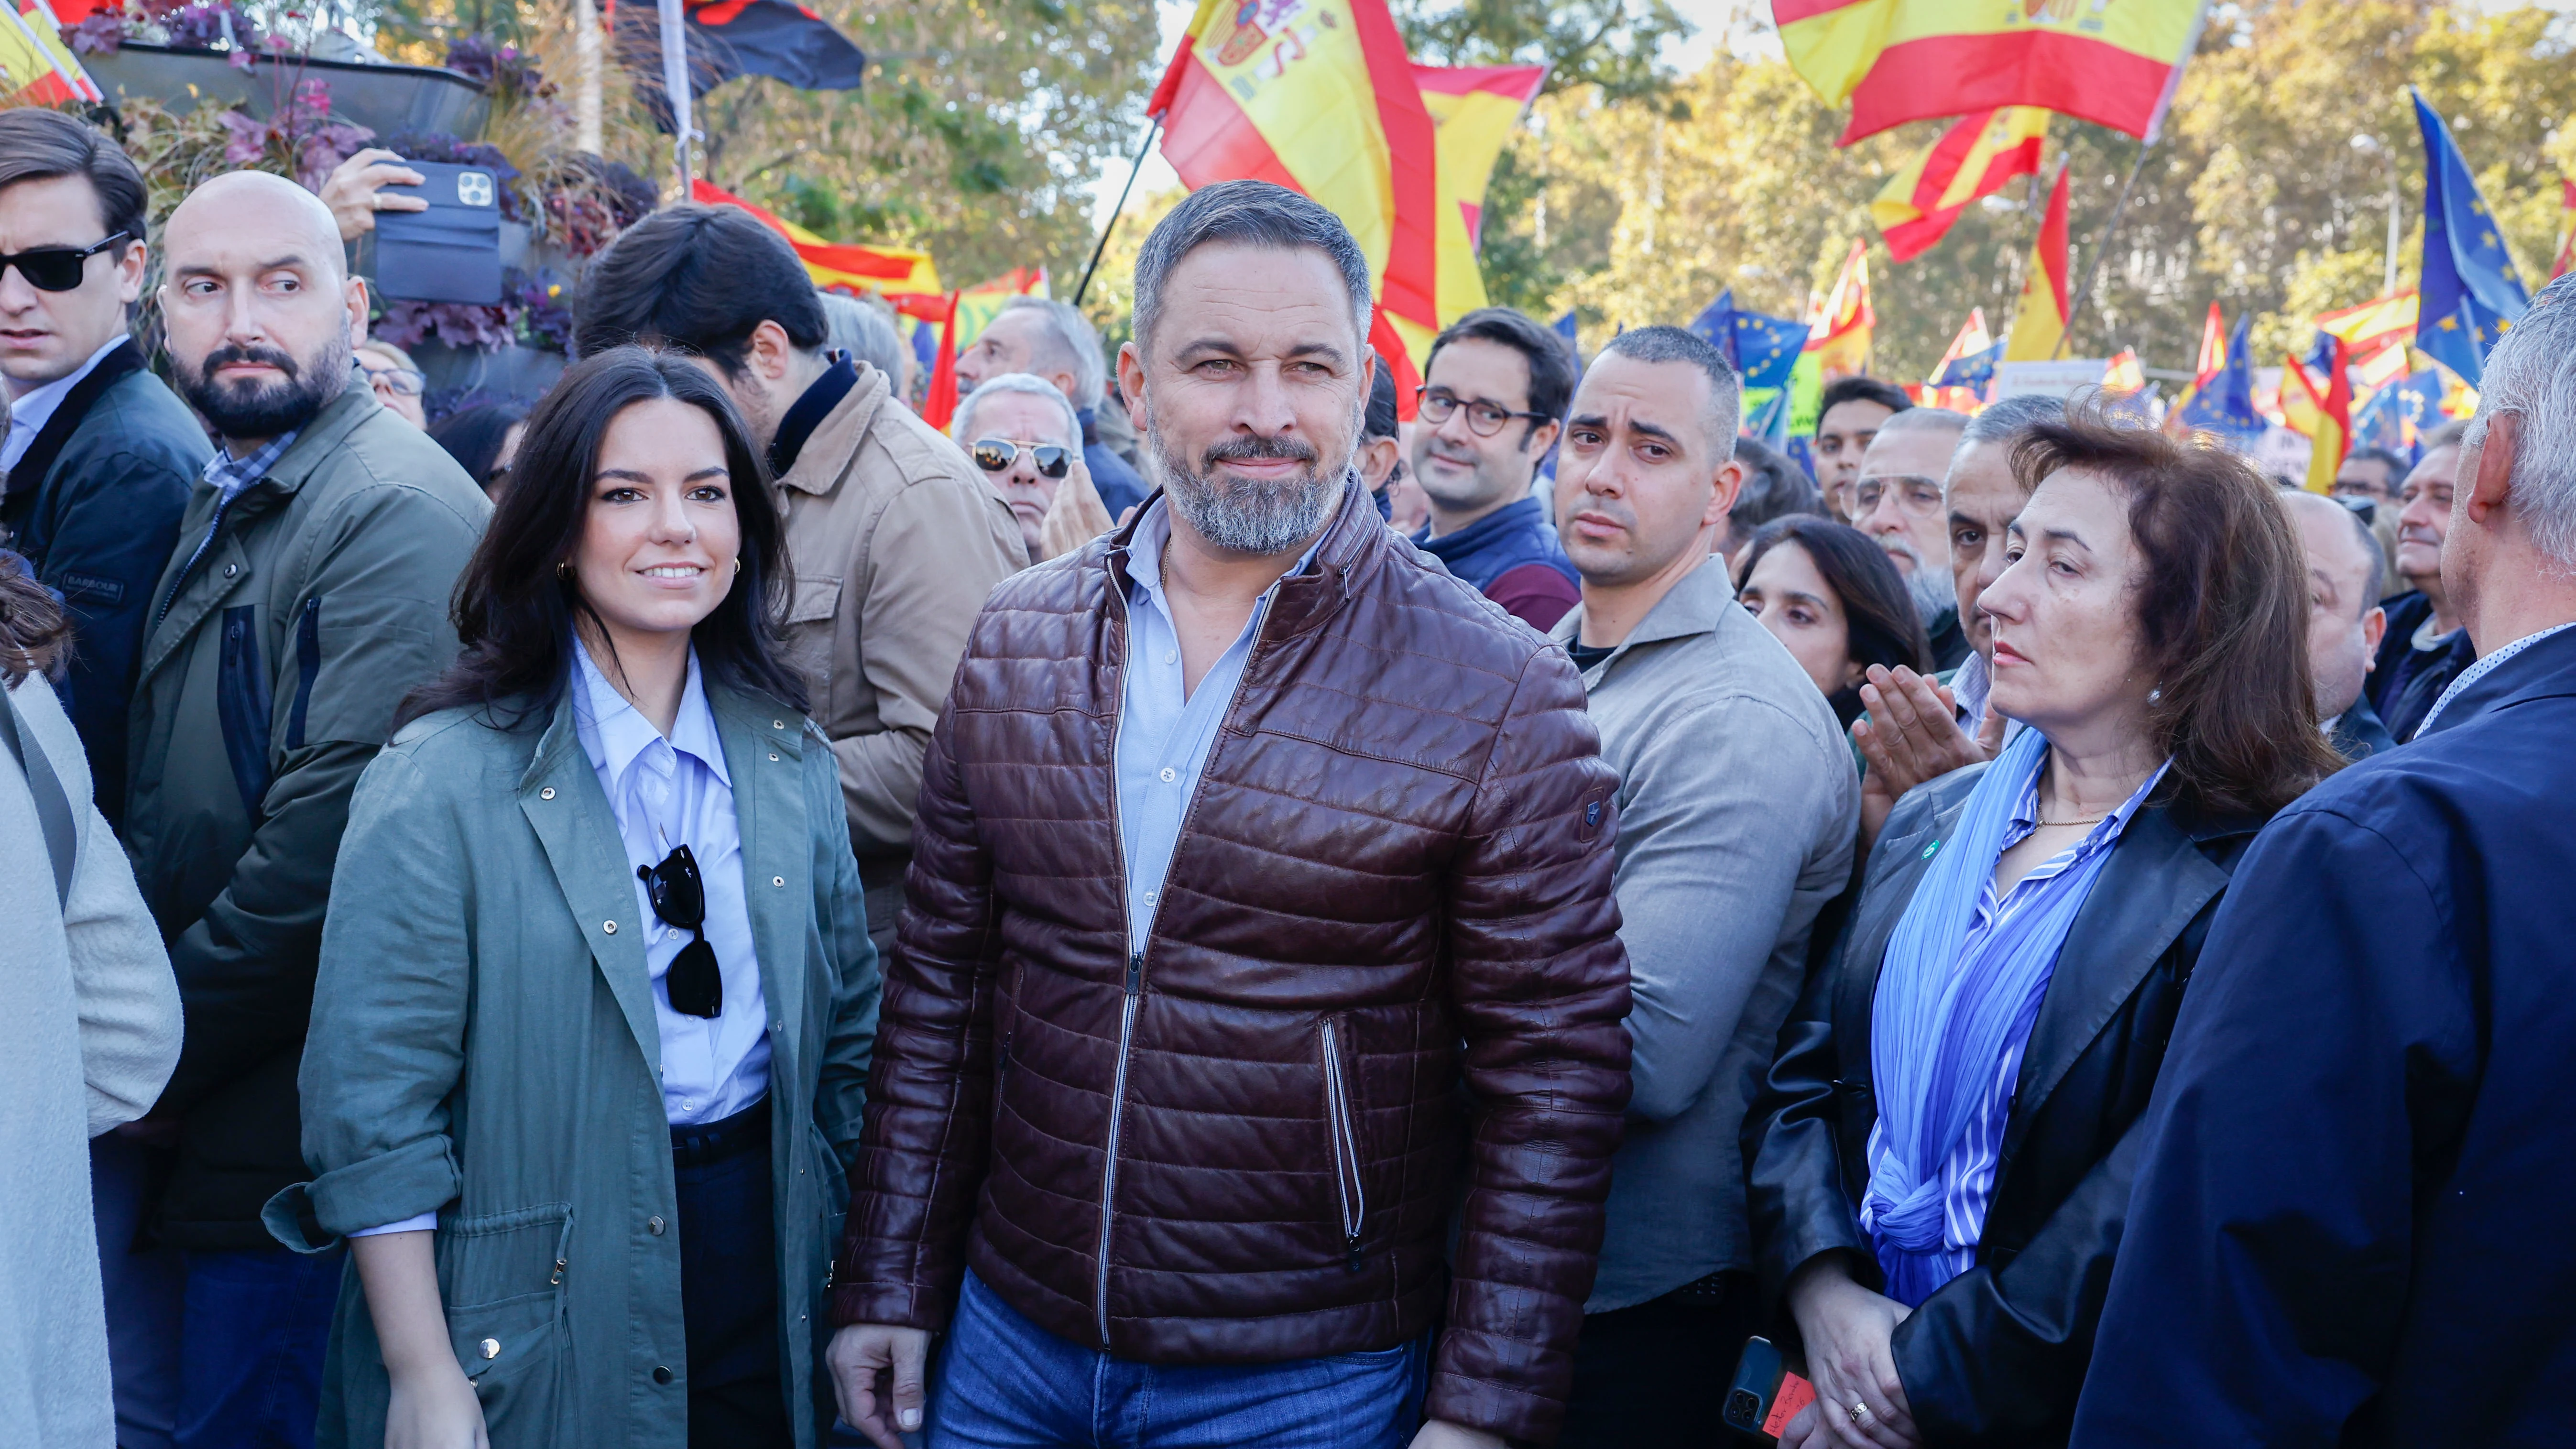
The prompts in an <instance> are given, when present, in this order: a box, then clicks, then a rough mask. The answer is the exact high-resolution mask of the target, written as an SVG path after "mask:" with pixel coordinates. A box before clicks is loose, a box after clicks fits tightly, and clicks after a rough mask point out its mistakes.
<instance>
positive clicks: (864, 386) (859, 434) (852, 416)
mask: <svg viewBox="0 0 2576 1449" xmlns="http://www.w3.org/2000/svg"><path fill="white" fill-rule="evenodd" d="M817 385H818V386H819V385H820V384H817ZM893 391H894V390H893V388H892V387H891V386H890V385H889V384H888V383H887V382H886V375H885V374H884V373H882V372H879V371H877V370H876V369H875V368H873V367H870V368H862V369H860V371H859V374H858V380H857V381H856V382H855V383H853V384H851V386H850V388H849V390H848V391H847V392H844V393H843V394H841V400H840V401H839V402H836V403H834V404H833V405H832V409H831V411H829V412H827V413H825V414H823V419H822V421H820V422H818V423H816V424H814V429H813V431H812V432H811V433H810V434H808V435H807V436H806V438H805V441H804V443H803V445H802V446H800V447H799V448H797V450H796V459H795V461H794V462H793V463H791V464H790V465H789V466H788V468H787V470H786V471H785V472H783V473H780V474H779V475H778V486H779V487H780V488H782V489H785V488H792V489H794V490H796V491H797V492H799V493H807V494H812V495H813V496H815V497H818V498H827V497H830V496H831V495H832V494H833V493H834V492H835V491H837V490H838V489H839V488H840V486H841V480H842V479H844V478H847V477H848V476H849V474H850V460H851V459H852V458H854V457H856V456H858V451H859V445H860V444H862V443H865V442H866V441H867V440H868V432H869V430H870V429H872V428H874V427H875V426H876V422H877V410H878V409H879V408H881V407H883V406H885V403H886V399H887V398H889V397H891V396H892V395H893ZM807 392H808V395H811V392H812V389H811V388H809V389H807ZM798 401H799V402H802V401H803V399H802V398H800V399H798ZM782 430H783V425H782Z"/></svg>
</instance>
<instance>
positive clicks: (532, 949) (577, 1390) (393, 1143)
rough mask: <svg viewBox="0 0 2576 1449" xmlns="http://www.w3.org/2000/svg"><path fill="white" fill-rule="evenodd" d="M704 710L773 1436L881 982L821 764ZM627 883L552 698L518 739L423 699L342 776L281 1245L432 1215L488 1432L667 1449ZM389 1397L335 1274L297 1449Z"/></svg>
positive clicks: (655, 1166) (609, 828) (603, 814)
mask: <svg viewBox="0 0 2576 1449" xmlns="http://www.w3.org/2000/svg"><path fill="white" fill-rule="evenodd" d="M707 694H708V700H709V703H710V704H711V705H712V706H713V708H714V711H715V716H716V726H717V732H718V734H719V735H720V736H721V737H722V739H723V741H724V752H725V764H726V767H727V769H728V771H729V772H730V773H731V775H732V777H733V788H734V804H735V808H736V810H737V811H738V813H739V816H740V823H741V832H742V860H743V870H744V872H745V877H746V878H745V882H744V884H745V892H744V893H745V896H746V898H747V900H748V902H749V904H750V909H751V926H752V936H753V939H754V940H755V941H756V942H757V943H758V946H759V952H760V978H761V987H762V991H763V993H764V994H765V996H766V998H767V1002H768V1006H769V1014H770V1017H771V1020H772V1026H771V1039H770V1048H771V1056H770V1066H769V1070H770V1094H769V1102H770V1110H771V1112H772V1114H773V1132H772V1156H771V1168H770V1171H771V1178H772V1181H773V1182H774V1183H775V1184H776V1188H777V1193H776V1202H777V1223H778V1273H779V1295H778V1296H779V1333H780V1343H781V1348H782V1361H783V1364H784V1377H785V1379H786V1385H787V1390H788V1402H789V1404H790V1405H791V1406H792V1405H801V1404H810V1405H812V1406H813V1411H812V1412H811V1413H797V1414H794V1415H793V1417H794V1418H795V1419H796V1422H797V1438H796V1442H797V1445H798V1449H812V1446H813V1445H814V1444H815V1443H816V1442H817V1441H818V1440H819V1439H820V1437H821V1434H820V1429H821V1427H822V1426H827V1425H828V1424H829V1423H830V1419H829V1417H828V1414H829V1410H828V1408H827V1407H826V1406H827V1405H828V1404H829V1403H830V1399H831V1387H830V1382H829V1375H828V1373H826V1372H824V1371H823V1370H822V1367H821V1359H822V1353H821V1346H822V1344H823V1343H824V1341H825V1337H826V1334H827V1333H828V1329H827V1326H826V1323H825V1313H824V1307H823V1303H824V1290H825V1287H826V1284H827V1281H828V1278H829V1275H830V1264H831V1257H832V1251H833V1249H834V1247H835V1246H836V1245H837V1243H838V1241H839V1239H840V1233H841V1215H842V1209H843V1205H844V1202H845V1199H846V1196H847V1176H846V1168H847V1164H848V1163H849V1162H850V1160H851V1159H852V1158H853V1157H854V1156H855V1155H856V1154H857V1152H858V1143H859V1117H860V1106H861V1101H862V1098H863V1094H864V1092H865V1088H866V1080H867V1069H868V1053H869V1050H870V1048H871V1047H872V1046H873V1045H874V1044H875V1039H876V1016H877V991H878V975H877V960H876V952H875V948H874V947H872V946H871V945H870V944H869V942H868V932H867V921H866V918H865V915H864V912H863V909H862V907H861V905H860V892H859V877H858V867H857V865H856V863H855V862H854V861H853V860H852V859H851V856H850V833H849V828H848V826H847V824H846V823H844V821H843V819H842V814H841V788H840V780H839V777H838V775H837V773H836V770H835V767H834V764H833V759H832V752H831V749H830V747H829V746H828V745H827V744H826V743H825V741H824V740H823V738H822V736H821V735H820V734H819V733H818V732H816V731H815V729H814V727H813V726H812V725H810V724H809V723H807V722H806V721H805V720H804V718H803V717H802V716H800V715H798V714H796V713H795V712H794V711H792V710H789V709H787V708H785V707H784V706H781V705H778V704H775V703H773V702H772V701H770V700H768V699H767V698H765V697H759V696H751V695H744V694H740V693H733V692H729V691H724V690H720V689H718V688H717V687H715V686H714V685H713V683H712V682H710V684H709V686H708V690H707ZM642 925H643V922H642V920H641V918H640V912H639V907H638V902H637V899H636V890H635V873H634V871H633V870H632V869H631V868H630V867H629V866H628V864H627V861H626V851H625V847H624V846H623V844H621V843H620V840H619V836H618V832H617V825H616V818H615V816H614V815H613V814H612V813H611V811H610V808H609V804H608V797H607V795H606V794H605V793H604V792H603V791H602V790H601V789H600V786H599V780H598V777H597V775H595V774H594V773H593V772H592V770H591V765H590V759H589V757H588V756H587V755H586V754H585V753H584V752H583V750H582V747H581V742H580V739H579V737H578V736H577V734H576V733H575V731H574V726H573V713H572V705H571V702H570V699H569V696H567V698H566V700H565V702H564V703H563V704H561V705H560V706H559V707H558V708H557V709H556V710H555V712H554V716H553V719H552V722H551V723H550V724H548V725H547V726H546V728H545V729H544V730H543V732H542V734H541V733H540V732H539V731H538V729H537V727H536V724H535V722H533V721H532V722H530V724H529V725H528V726H527V727H525V728H523V729H521V730H518V731H516V732H504V731H501V730H497V729H494V728H491V727H490V726H489V725H488V724H485V723H482V722H480V719H479V716H477V715H474V714H469V713H468V712H466V711H462V710H451V711H447V712H444V713H440V714H435V715H431V716H428V717H427V718H424V719H421V720H418V721H416V722H414V723H413V724H412V725H410V726H409V727H408V728H406V729H404V730H403V731H402V732H401V733H400V734H399V735H397V736H395V738H394V741H393V743H392V744H391V745H390V746H388V747H387V748H386V749H385V751H384V753H383V754H382V755H381V756H379V757H378V758H377V759H376V760H375V762H374V763H372V764H370V765H369V766H368V767H367V771H366V774H365V776H364V777H363V778H362V779H361V780H360V781H359V783H358V787H357V796H356V799H355V801H354V803H353V805H352V806H351V809H350V814H349V830H348V835H347V838H346V840H345V841H344V843H343V844H342V846H341V850H340V863H339V870H338V873H337V876H336V877H335V879H334V880H333V882H332V889H331V906H330V914H329V916H328V918H327V921H326V923H325V925H324V927H323V933H322V960H321V975H320V981H319V984H318V986H317V988H316V990H315V992H314V998H313V1026H312V1033H311V1036H310V1038H309V1039H308V1041H307V1043H306V1046H305V1051H304V1064H303V1072H302V1076H301V1078H300V1082H299V1085H300V1088H301V1093H302V1098H303V1106H304V1155H305V1157H306V1159H307V1160H308V1161H309V1162H310V1163H311V1165H312V1167H313V1170H314V1171H315V1173H316V1174H317V1175H316V1176H315V1178H314V1179H313V1181H311V1182H309V1183H303V1184H298V1185H297V1186H295V1187H291V1188H288V1189H286V1190H285V1191H284V1192H281V1193H279V1194H278V1195H277V1196H276V1197H275V1198H273V1199H271V1200H270V1202H269V1204H268V1208H267V1212H266V1221H267V1223H268V1226H269V1229H270V1231H271V1232H272V1233H274V1234H275V1235H276V1236H277V1237H278V1238H279V1240H280V1241H283V1242H285V1243H286V1244H287V1245H288V1246H290V1247H293V1248H297V1249H300V1250H303V1251H308V1252H312V1251H320V1250H323V1249H325V1248H327V1247H328V1246H329V1245H330V1244H331V1243H333V1242H336V1241H338V1240H339V1238H340V1236H341V1235H342V1234H345V1233H348V1232H350V1231H352V1230H355V1229H360V1228H368V1227H375V1226H378V1225H381V1224H385V1223H394V1222H401V1221H403V1220H405V1219H407V1218H411V1217H414V1216H417V1215H418V1214H421V1213H425V1212H429V1211H431V1210H432V1209H436V1210H437V1211H438V1213H439V1225H438V1238H437V1258H438V1287H439V1294H440V1299H441V1301H442V1302H443V1303H444V1304H445V1306H446V1309H447V1321H448V1328H449V1332H450V1334H451V1336H452V1338H453V1340H454V1343H455V1345H456V1356H457V1361H458V1362H459V1363H460V1364H462V1365H463V1366H464V1369H465V1372H466V1374H467V1376H468V1377H469V1378H471V1379H473V1381H474V1383H475V1387H476V1391H477V1393H478V1394H479V1395H480V1396H481V1398H482V1401H483V1413H484V1418H485V1421H486V1423H487V1424H488V1425H489V1427H490V1430H491V1437H492V1443H493V1445H494V1446H495V1449H507V1446H515V1445H567V1446H574V1445H579V1446H599V1449H611V1446H615V1449H627V1446H634V1449H655V1446H667V1449H682V1446H683V1445H684V1444H685V1442H686V1440H687V1436H688V1388H689V1382H688V1373H687V1367H688V1350H687V1344H686V1338H685V1333H684V1330H683V1326H682V1319H681V1311H680V1235H679V1233H678V1231H677V1229H676V1227H675V1225H674V1219H675V1218H676V1217H677V1209H676V1207H675V1205H674V1190H673V1187H672V1173H671V1140H670V1134H669V1127H668V1124H667V1122H666V1119H665V1118H664V1115H663V1108H662V1093H661V1089H660V1086H659V1075H658V1074H659V1064H660V1060H661V1036H660V1032H659V1030H658V1029H657V1028H656V1027H655V1025H654V1016H653V995H652V985H651V982H650V980H649V979H648V977H647V975H646V969H645V960H644V932H643V929H642ZM387 1396H388V1385H387V1381H386V1377H385V1369H384V1363H383V1359H382V1356H381V1353H380V1351H379V1349H378V1346H377V1342H376V1334H375V1326H374V1323H373V1321H372V1320H371V1319H370V1318H369V1317H368V1314H367V1308H366V1302H365V1299H364V1296H363V1295H362V1294H361V1292H360V1291H359V1288H358V1281H357V1274H356V1272H355V1270H354V1269H352V1270H351V1271H350V1272H349V1273H348V1274H347V1276H346V1277H345V1278H344V1280H343V1282H342V1285H341V1290H340V1301H339V1307H338V1311H337V1314H336V1316H335V1318H334V1321H333V1324H332V1330H331V1345H330V1354H329V1362H328V1364H327V1366H326V1368H325V1379H324V1385H323V1399H322V1420H321V1426H320V1433H319V1436H318V1437H319V1442H320V1443H321V1444H323V1445H326V1446H336V1445H349V1446H360V1449H375V1446H377V1445H380V1444H381V1443H382V1442H383V1440H384V1426H385V1406H386V1399H387Z"/></svg>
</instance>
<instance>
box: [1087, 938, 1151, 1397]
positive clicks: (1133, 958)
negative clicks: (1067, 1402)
mask: <svg viewBox="0 0 2576 1449" xmlns="http://www.w3.org/2000/svg"><path fill="white" fill-rule="evenodd" d="M1121 899H1122V900H1123V899H1124V897H1123V896H1122V897H1121ZM1144 978H1145V953H1144V952H1142V951H1135V952H1130V953H1129V954H1128V957H1127V1000H1126V1001H1125V1003H1124V1004H1122V1005H1121V1006H1120V1007H1119V1008H1118V1070H1117V1074H1116V1076H1115V1077H1114V1078H1113V1079H1112V1080H1111V1082H1110V1086H1109V1161H1108V1164H1107V1165H1106V1166H1104V1167H1102V1168H1101V1170H1100V1281H1099V1282H1098V1283H1097V1284H1096V1285H1095V1286H1094V1293H1093V1301H1094V1302H1095V1303H1096V1304H1097V1305H1098V1307H1099V1314H1100V1346H1101V1348H1102V1350H1103V1351H1106V1350H1107V1349H1108V1347H1109V1204H1110V1201H1111V1199H1113V1198H1115V1197H1116V1196H1117V1194H1118V1129H1119V1127H1120V1125H1121V1124H1122V1123H1123V1121H1124V1120H1125V1118H1126V1115H1127V1049H1128V1047H1129V1045H1130V1044H1131V1043H1132V1042H1134V1040H1135V1038H1136V1003H1137V1001H1138V1000H1139V998H1140V994H1141V992H1142V991H1143V986H1144Z"/></svg>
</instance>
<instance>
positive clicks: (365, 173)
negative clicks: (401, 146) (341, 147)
mask: <svg viewBox="0 0 2576 1449" xmlns="http://www.w3.org/2000/svg"><path fill="white" fill-rule="evenodd" d="M426 179H427V178H426V177H424V176H422V175H421V174H420V173H419V172H417V171H414V170H412V169H411V168H410V167H408V166H405V165H404V164H403V159H402V157H401V156H399V155H397V154H396V153H394V152H391V151H388V150H386V149H385V148H384V147H382V146H370V147H368V148H367V149H366V150H364V151H361V152H359V153H358V154H357V155H355V156H352V157H350V158H349V159H348V160H346V161H343V162H341V163H340V164H339V166H338V167H337V168H335V169H334V170H333V171H332V172H331V178H330V179H329V180H327V181H325V182H323V183H322V204H323V205H324V206H327V207H329V208H331V219H332V220H333V221H336V222H338V223H339V224H340V240H342V241H344V242H353V241H356V240H357V239H358V238H359V237H361V236H363V235H365V234H366V233H368V232H371V231H374V230H375V229H376V213H377V212H380V211H427V210H429V198H428V197H425V196H389V195H386V194H385V192H384V190H383V188H384V187H387V186H418V185H420V184H421V182H423V181H424V180H426Z"/></svg>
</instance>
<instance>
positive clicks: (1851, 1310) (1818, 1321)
mask: <svg viewBox="0 0 2576 1449" xmlns="http://www.w3.org/2000/svg"><path fill="white" fill-rule="evenodd" d="M1913 1311H1914V1310H1912V1309H1910V1308H1907V1307H1906V1306H1905V1305H1904V1304H1902V1303H1899V1302H1897V1301H1896V1300H1895V1299H1893V1298H1887V1297H1883V1296H1881V1295H1879V1294H1876V1293H1872V1292H1871V1291H1869V1290H1868V1289H1866V1288H1863V1287H1862V1286H1860V1284H1858V1283H1856V1282H1854V1281H1852V1276H1851V1270H1850V1269H1849V1268H1848V1267H1846V1266H1844V1264H1843V1262H1842V1260H1841V1259H1840V1258H1838V1257H1826V1258H1822V1259H1819V1260H1818V1261H1816V1262H1814V1263H1812V1264H1809V1265H1808V1266H1807V1267H1805V1268H1803V1269H1800V1270H1799V1273H1798V1276H1797V1277H1795V1278H1793V1279H1791V1280H1790V1283H1789V1312H1790V1314H1791V1316H1793V1317H1795V1318H1796V1319H1797V1320H1798V1336H1799V1337H1800V1338H1802V1339H1804V1340H1805V1342H1806V1345H1807V1381H1808V1382H1809V1383H1812V1384H1814V1385H1815V1386H1816V1402H1815V1403H1814V1404H1813V1405H1811V1406H1810V1407H1812V1408H1814V1409H1815V1410H1816V1411H1817V1412H1816V1423H1815V1425H1813V1426H1810V1429H1809V1432H1808V1438H1807V1442H1808V1443H1809V1444H1810V1445H1812V1446H1814V1449H1827V1446H1834V1449H1916V1446H1919V1445H1920V1444H1921V1443H1922V1442H1923V1441H1922V1439H1921V1438H1920V1437H1919V1436H1918V1435H1917V1434H1916V1433H1915V1429H1914V1413H1913V1410H1912V1409H1911V1408H1910V1407H1908V1405H1907V1404H1906V1402H1905V1384H1904V1381H1903V1380H1901V1379H1899V1378H1898V1377H1897V1376H1896V1355H1895V1351H1894V1349H1893V1348H1892V1347H1891V1344H1892V1342H1893V1340H1894V1338H1895V1334H1896V1325H1898V1324H1900V1323H1903V1322H1904V1321H1905V1318H1906V1315H1907V1314H1909V1313H1912V1312H1913ZM1855 1405H1858V1406H1862V1408H1863V1410H1864V1412H1861V1413H1859V1414H1855V1413H1854V1412H1853V1408H1854V1406H1855ZM1801 1417H1804V1411H1801ZM1792 1422H1793V1423H1794V1421H1792ZM1818 1427H1821V1430H1822V1432H1821V1433H1819V1432H1817V1429H1818ZM1781 1442H1782V1443H1787V1442H1789V1440H1788V1439H1787V1438H1785V1437H1784V1438H1783V1439H1782V1441H1781Z"/></svg>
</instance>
